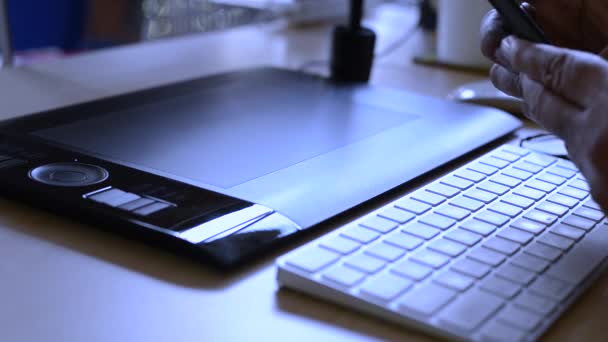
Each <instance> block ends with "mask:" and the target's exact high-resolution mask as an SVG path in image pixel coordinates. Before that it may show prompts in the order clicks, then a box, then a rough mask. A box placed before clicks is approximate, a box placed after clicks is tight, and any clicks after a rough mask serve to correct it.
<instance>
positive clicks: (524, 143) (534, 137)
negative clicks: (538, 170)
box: [519, 133, 570, 160]
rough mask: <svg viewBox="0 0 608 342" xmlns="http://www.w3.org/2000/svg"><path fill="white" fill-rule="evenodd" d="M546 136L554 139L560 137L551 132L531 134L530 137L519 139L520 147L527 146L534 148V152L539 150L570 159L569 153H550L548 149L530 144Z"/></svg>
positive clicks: (548, 138) (542, 152)
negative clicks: (544, 149) (541, 148)
mask: <svg viewBox="0 0 608 342" xmlns="http://www.w3.org/2000/svg"><path fill="white" fill-rule="evenodd" d="M543 138H546V139H547V140H554V139H556V140H557V139H559V138H558V137H557V136H555V135H554V134H551V133H539V134H534V135H531V136H529V137H526V138H523V139H521V140H519V147H521V148H527V149H529V150H532V151H534V152H538V153H541V154H546V155H550V156H553V157H557V158H562V159H566V160H570V157H569V156H568V155H567V154H555V153H548V152H546V151H542V150H540V149H538V148H534V147H533V146H529V145H528V144H529V143H533V142H535V141H536V142H540V141H541V139H543Z"/></svg>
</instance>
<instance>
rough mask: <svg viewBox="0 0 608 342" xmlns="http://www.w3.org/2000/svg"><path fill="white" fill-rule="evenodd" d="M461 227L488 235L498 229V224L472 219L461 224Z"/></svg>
mask: <svg viewBox="0 0 608 342" xmlns="http://www.w3.org/2000/svg"><path fill="white" fill-rule="evenodd" d="M460 227H461V228H463V229H466V230H469V231H472V232H474V233H478V234H481V235H483V236H488V235H490V234H492V233H493V232H494V231H495V230H496V226H494V225H493V224H489V223H486V222H482V221H479V220H475V219H471V220H468V221H466V222H464V223H463V224H461V225H460Z"/></svg>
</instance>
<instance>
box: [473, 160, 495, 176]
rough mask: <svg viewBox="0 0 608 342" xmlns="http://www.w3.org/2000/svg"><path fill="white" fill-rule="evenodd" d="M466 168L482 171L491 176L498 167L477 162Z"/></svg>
mask: <svg viewBox="0 0 608 342" xmlns="http://www.w3.org/2000/svg"><path fill="white" fill-rule="evenodd" d="M468 169H470V170H472V171H476V172H479V173H482V174H484V175H486V176H491V175H493V174H495V173H496V172H498V168H495V167H494V166H490V165H486V164H482V163H479V162H477V163H475V164H473V165H469V166H468Z"/></svg>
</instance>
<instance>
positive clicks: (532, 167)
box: [513, 161, 543, 174]
mask: <svg viewBox="0 0 608 342" xmlns="http://www.w3.org/2000/svg"><path fill="white" fill-rule="evenodd" d="M513 167H514V168H516V169H519V170H523V171H527V172H530V173H533V174H537V173H539V172H541V171H542V170H543V167H542V166H538V165H536V164H532V163H528V162H527V161H520V162H518V163H516V164H515V165H513Z"/></svg>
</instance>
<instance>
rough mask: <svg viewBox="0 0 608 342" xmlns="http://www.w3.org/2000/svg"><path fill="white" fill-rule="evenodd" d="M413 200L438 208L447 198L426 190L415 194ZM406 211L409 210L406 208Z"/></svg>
mask: <svg viewBox="0 0 608 342" xmlns="http://www.w3.org/2000/svg"><path fill="white" fill-rule="evenodd" d="M412 198H413V199H415V200H417V201H420V202H423V203H426V204H429V205H432V206H438V205H440V204H441V203H443V202H445V197H443V196H440V195H437V194H434V193H432V192H429V191H426V190H422V191H417V192H415V193H414V194H413V195H412ZM404 209H406V210H407V208H404Z"/></svg>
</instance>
